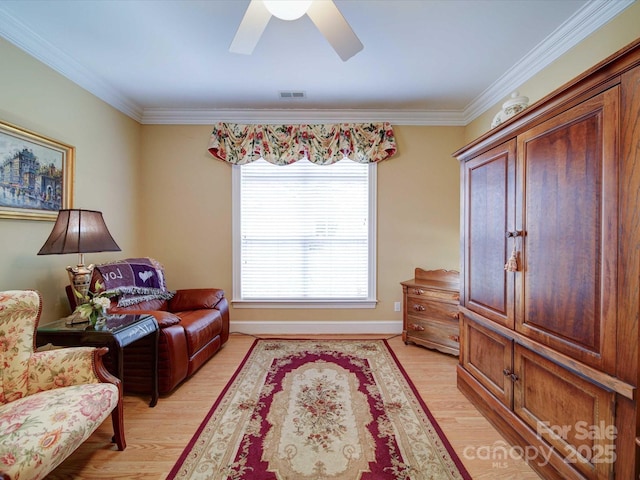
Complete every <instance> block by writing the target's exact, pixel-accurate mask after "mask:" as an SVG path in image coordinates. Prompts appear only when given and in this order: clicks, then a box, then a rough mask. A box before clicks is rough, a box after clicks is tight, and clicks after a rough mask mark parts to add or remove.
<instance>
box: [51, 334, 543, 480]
mask: <svg viewBox="0 0 640 480" xmlns="http://www.w3.org/2000/svg"><path fill="white" fill-rule="evenodd" d="M305 338H308V337H305ZM318 338H329V337H327V336H323V337H318ZM332 338H349V337H344V336H333V337H332ZM358 338H363V336H358ZM364 338H385V337H381V336H367V337H364ZM253 341H254V338H252V337H250V336H245V335H238V334H234V335H232V336H231V338H230V339H229V342H228V343H227V344H226V345H225V346H224V348H223V349H222V350H221V351H220V352H218V354H217V355H215V356H214V357H213V358H212V359H211V360H210V361H209V362H207V363H206V364H205V365H204V366H203V367H202V368H201V369H200V370H199V371H198V372H197V373H196V374H195V375H194V376H193V377H192V378H191V379H190V380H188V381H187V382H185V383H184V384H183V385H181V386H180V387H179V388H178V389H177V390H175V391H174V392H173V393H172V394H171V395H168V396H166V397H161V398H160V401H159V402H158V405H157V406H156V407H154V408H149V407H148V401H149V398H147V397H142V396H141V397H138V396H130V395H126V396H125V401H124V404H125V406H124V412H125V431H126V439H127V448H126V450H124V451H122V452H119V451H117V449H116V447H115V446H114V445H113V444H111V442H110V440H111V436H112V434H113V431H112V429H111V421H110V419H108V420H107V421H105V422H104V423H103V424H102V426H101V427H100V428H99V429H98V430H96V431H95V432H94V434H93V435H92V436H91V437H90V438H89V439H88V440H87V441H86V442H85V443H84V444H83V445H82V446H80V448H78V450H76V451H75V452H74V453H73V454H72V455H71V456H70V457H69V458H67V460H66V461H65V462H64V463H62V464H61V465H60V466H59V467H58V468H57V469H56V470H54V471H53V472H52V473H51V474H50V475H49V476H48V477H47V478H48V479H65V480H67V479H91V480H97V479H148V480H151V479H154V480H155V479H164V478H166V475H167V474H168V473H169V471H170V470H171V468H172V467H173V465H174V464H175V462H176V460H177V459H178V457H179V456H180V454H181V453H182V450H183V449H184V447H185V446H186V445H187V443H188V442H189V440H190V439H191V437H192V436H193V434H194V432H195V430H196V429H197V428H198V426H199V425H200V422H201V421H202V420H203V419H204V417H205V415H206V414H207V412H208V411H209V409H210V408H211V406H212V405H213V403H214V402H215V400H216V398H217V396H218V395H219V394H220V392H221V391H222V389H223V388H224V386H225V385H226V384H227V382H228V381H229V379H230V378H231V375H233V373H234V372H235V371H236V369H237V367H238V365H239V364H240V362H241V361H242V359H243V358H244V356H245V355H246V353H247V351H248V349H249V347H250V346H251V345H252V343H253ZM389 344H390V345H391V347H392V348H393V351H394V352H395V354H396V356H397V357H398V360H399V361H400V363H401V364H402V366H403V367H404V369H405V371H406V372H407V374H408V375H409V376H410V378H411V380H412V381H413V383H414V385H415V387H416V389H417V390H418V392H419V393H420V395H421V396H422V398H423V400H424V401H425V403H426V404H427V406H428V407H429V409H430V411H431V413H432V414H433V415H434V417H435V418H436V420H437V422H438V423H439V425H440V427H441V428H442V430H443V431H444V433H445V435H446V436H447V438H448V440H449V442H450V443H451V444H452V446H453V448H454V449H455V451H456V452H457V453H458V456H459V457H460V459H461V460H462V462H463V463H464V465H465V467H466V468H467V470H468V471H469V473H470V474H471V476H472V478H474V479H482V480H530V479H538V478H540V477H539V476H538V475H537V474H536V473H535V472H534V471H533V470H531V468H529V467H528V466H527V465H526V464H525V463H524V461H522V460H519V459H517V458H513V457H516V455H508V457H509V458H506V459H496V458H491V457H492V456H494V455H493V454H494V453H496V452H499V451H500V450H498V449H499V447H500V446H506V443H502V442H505V441H504V439H503V438H502V437H501V436H500V435H499V434H498V433H497V431H496V430H495V429H494V428H493V427H492V426H491V425H490V424H489V423H488V422H487V421H486V420H485V419H484V417H483V416H482V415H481V414H480V413H479V412H478V411H477V410H476V409H475V407H474V406H473V405H471V404H470V403H469V402H468V401H467V399H466V398H465V397H464V396H463V395H462V394H461V393H460V392H459V391H458V389H457V387H456V374H455V367H456V364H457V359H456V358H455V357H452V356H449V355H445V354H441V353H438V352H434V351H431V350H428V349H425V348H422V347H419V346H416V345H412V344H409V345H405V344H404V343H403V342H402V340H401V338H400V337H399V336H398V337H393V338H391V339H389ZM496 447H497V448H496ZM434 480H438V479H434Z"/></svg>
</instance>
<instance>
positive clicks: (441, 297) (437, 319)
mask: <svg viewBox="0 0 640 480" xmlns="http://www.w3.org/2000/svg"><path fill="white" fill-rule="evenodd" d="M459 276H460V274H459V272H456V271H455V270H422V269H421V268H416V271H415V278H413V279H411V280H407V281H405V282H401V285H402V291H403V300H404V309H403V314H402V322H403V323H402V325H403V326H402V340H403V341H404V343H409V342H413V343H416V344H418V345H422V346H424V347H428V348H433V349H436V350H439V351H441V352H444V353H449V354H451V355H458V353H459V351H460V349H459V341H460V340H459V337H460V326H459V320H458V301H459V298H460V290H459V285H460V283H459Z"/></svg>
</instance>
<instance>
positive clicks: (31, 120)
mask: <svg viewBox="0 0 640 480" xmlns="http://www.w3.org/2000/svg"><path fill="white" fill-rule="evenodd" d="M0 64H1V65H2V75H0V120H2V121H4V122H7V123H12V124H14V125H16V126H19V127H22V128H25V129H28V130H31V131H34V132H37V133H39V134H42V135H45V136H47V137H50V138H53V139H55V140H58V141H60V142H63V143H67V144H70V145H73V146H75V147H76V164H75V167H76V168H75V171H76V176H75V195H74V198H75V201H74V205H73V207H74V208H86V209H94V210H101V211H102V212H103V214H104V218H105V220H106V222H107V225H108V227H109V229H110V231H111V233H112V235H113V236H114V238H115V239H116V241H117V242H118V244H119V245H120V247H121V248H122V250H123V252H122V253H123V254H126V255H132V254H134V253H135V251H136V242H137V231H136V219H137V211H138V205H137V202H138V198H137V194H136V191H137V190H136V187H137V185H138V178H137V175H138V173H137V159H138V158H139V156H140V153H139V152H140V146H139V139H140V126H139V124H138V123H137V122H135V121H133V120H131V119H130V118H129V117H127V116H125V115H123V114H121V113H119V112H118V111H117V110H115V109H113V108H112V107H110V106H108V105H107V104H105V103H104V102H102V101H100V100H98V99H97V98H96V97H94V96H93V95H91V94H89V93H88V92H86V91H85V90H83V89H81V88H79V87H78V86H77V85H75V84H74V83H72V82H70V81H69V80H67V79H65V78H63V77H62V76H61V75H59V74H57V73H55V72H54V71H53V70H51V69H49V68H48V67H46V66H45V65H43V64H42V63H40V62H38V61H37V60H35V59H33V58H32V57H30V56H29V55H27V54H25V53H24V52H22V51H21V50H19V49H18V48H16V47H14V46H13V45H11V44H10V43H8V42H6V41H5V40H3V39H0ZM52 226H53V223H52V222H48V221H33V220H13V219H0V252H1V253H0V290H11V289H27V288H34V289H37V290H40V291H41V292H42V295H43V316H42V322H47V321H51V320H54V319H56V318H58V317H60V316H64V315H68V314H69V307H68V304H67V300H66V296H65V293H64V287H65V285H66V284H68V277H67V273H66V271H65V267H66V266H67V265H70V264H71V265H75V263H77V259H78V257H77V255H51V256H37V255H36V254H37V253H38V250H40V247H41V246H42V245H43V243H44V241H45V240H46V239H47V237H48V236H49V233H50V232H51V228H52ZM118 255H120V254H118V253H112V254H106V253H104V254H103V253H96V254H87V255H86V258H85V260H86V261H87V263H89V262H102V261H106V260H109V259H112V258H115V257H117V256H118Z"/></svg>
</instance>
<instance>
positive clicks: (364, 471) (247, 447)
mask: <svg viewBox="0 0 640 480" xmlns="http://www.w3.org/2000/svg"><path fill="white" fill-rule="evenodd" d="M470 478H471V477H470V476H469V474H468V473H467V471H466V470H465V469H464V467H463V466H462V463H461V462H460V460H459V458H458V457H457V456H456V454H455V452H453V450H452V449H451V447H450V445H449V443H448V441H447V440H446V438H445V437H444V435H443V434H442V432H441V430H440V428H439V427H438V425H437V424H436V422H435V419H434V418H433V417H432V415H431V414H430V412H429V411H428V409H427V407H426V405H425V404H424V402H423V401H422V400H421V399H420V398H419V396H418V395H417V393H416V391H415V388H414V387H413V385H412V384H411V381H410V380H409V379H408V377H407V376H406V375H405V374H404V371H403V369H402V367H401V366H400V365H399V364H398V362H397V360H396V358H395V355H394V354H393V352H392V351H391V348H390V347H389V345H388V344H387V342H386V341H385V340H366V341H358V340H272V339H269V340H257V341H256V342H255V343H254V345H253V346H252V348H251V350H250V351H249V353H248V354H247V357H246V358H245V360H244V361H243V363H242V365H241V366H240V368H239V369H238V371H237V372H236V373H235V375H234V377H233V378H232V379H231V381H230V382H229V384H228V385H227V387H226V388H225V391H224V392H223V393H222V394H221V396H220V397H219V399H218V401H217V402H216V404H215V405H214V406H213V408H212V409H211V411H210V412H209V414H208V415H207V417H206V418H205V419H204V421H203V422H202V424H201V426H200V428H199V429H198V431H197V432H196V434H195V435H194V437H193V439H192V440H191V442H190V443H189V445H188V446H187V448H186V449H185V451H184V452H183V454H182V456H181V458H180V459H179V460H178V462H177V463H176V465H175V466H174V468H173V470H172V471H171V472H170V474H169V476H168V479H194V480H195V479H220V480H222V479H228V480H245V479H246V480H248V479H251V480H267V479H269V480H275V479H277V480H324V479H332V480H333V479H335V480H359V479H362V480H382V479H402V480H409V479H416V480H417V479H423V480H427V479H429V480H431V479H433V480H441V479H442V480H445V479H470Z"/></svg>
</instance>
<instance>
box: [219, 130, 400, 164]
mask: <svg viewBox="0 0 640 480" xmlns="http://www.w3.org/2000/svg"><path fill="white" fill-rule="evenodd" d="M208 150H209V152H210V153H211V155H213V156H214V157H215V158H217V159H219V160H223V161H225V162H228V163H231V164H234V165H243V164H246V163H251V162H253V161H255V160H258V159H260V158H264V159H265V160H266V161H267V162H270V163H273V164H276V165H287V164H290V163H293V162H297V161H298V160H301V159H302V158H305V157H306V158H308V159H309V161H311V162H313V163H316V164H320V165H329V164H332V163H335V162H337V161H339V160H342V159H343V158H345V157H346V158H349V159H351V160H353V161H354V162H358V163H373V162H379V161H380V160H384V159H385V158H388V157H390V156H391V155H393V154H394V153H396V150H397V149H396V140H395V137H394V136H393V128H392V127H391V124H390V123H387V122H385V123H340V124H332V125H327V124H322V125H238V124H234V123H218V124H217V125H216V126H215V127H214V129H213V133H212V134H211V139H210V141H209V148H208Z"/></svg>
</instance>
